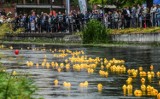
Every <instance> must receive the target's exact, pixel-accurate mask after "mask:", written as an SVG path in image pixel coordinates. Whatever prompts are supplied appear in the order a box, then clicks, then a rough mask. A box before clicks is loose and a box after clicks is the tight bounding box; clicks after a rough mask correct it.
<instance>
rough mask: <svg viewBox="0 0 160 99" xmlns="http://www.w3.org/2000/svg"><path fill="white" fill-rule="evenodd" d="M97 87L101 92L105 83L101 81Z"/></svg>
mask: <svg viewBox="0 0 160 99" xmlns="http://www.w3.org/2000/svg"><path fill="white" fill-rule="evenodd" d="M97 88H98V91H99V92H101V91H102V89H103V85H102V84H101V83H99V84H98V85H97Z"/></svg>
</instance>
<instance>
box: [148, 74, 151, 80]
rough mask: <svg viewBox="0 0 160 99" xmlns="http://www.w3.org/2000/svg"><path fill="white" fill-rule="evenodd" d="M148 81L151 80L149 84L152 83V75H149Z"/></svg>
mask: <svg viewBox="0 0 160 99" xmlns="http://www.w3.org/2000/svg"><path fill="white" fill-rule="evenodd" d="M148 80H149V82H151V81H152V75H151V74H149V75H148Z"/></svg>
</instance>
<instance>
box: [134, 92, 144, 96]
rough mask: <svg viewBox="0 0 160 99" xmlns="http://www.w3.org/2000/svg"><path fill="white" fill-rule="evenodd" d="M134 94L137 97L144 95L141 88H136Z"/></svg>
mask: <svg viewBox="0 0 160 99" xmlns="http://www.w3.org/2000/svg"><path fill="white" fill-rule="evenodd" d="M134 95H135V96H136V97H141V96H142V91H141V90H135V91H134Z"/></svg>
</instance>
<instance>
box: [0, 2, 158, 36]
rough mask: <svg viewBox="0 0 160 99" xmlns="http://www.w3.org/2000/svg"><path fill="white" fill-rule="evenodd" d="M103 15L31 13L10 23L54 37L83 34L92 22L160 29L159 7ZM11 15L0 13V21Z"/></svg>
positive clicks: (117, 10) (133, 8) (110, 26)
mask: <svg viewBox="0 0 160 99" xmlns="http://www.w3.org/2000/svg"><path fill="white" fill-rule="evenodd" d="M104 12H106V11H102V10H93V11H90V12H85V13H84V14H83V13H81V12H80V11H75V10H73V11H71V12H70V13H69V15H66V14H65V13H61V12H58V13H56V12H55V11H51V12H50V13H49V14H47V13H44V12H41V13H40V14H37V13H36V12H35V11H33V10H32V11H31V14H19V15H18V16H16V17H14V20H12V21H11V23H12V24H13V25H14V28H13V29H14V30H16V29H17V28H25V31H26V32H32V31H33V32H44V31H45V32H52V33H53V32H66V33H67V32H77V31H81V30H82V29H83V28H84V27H85V25H86V23H87V22H88V21H89V20H91V19H95V20H98V21H100V22H102V23H103V24H104V25H105V26H106V27H107V28H111V29H123V28H130V27H132V28H136V27H141V28H146V27H154V26H160V5H153V6H152V7H151V8H150V9H149V8H147V7H145V6H140V5H136V6H135V5H134V6H132V7H124V8H123V9H112V10H109V11H107V12H106V13H104ZM10 14H11V13H10ZM10 14H6V13H5V11H4V10H3V11H1V12H0V17H1V18H3V19H5V20H7V21H10V20H8V19H11V18H10V17H9V15H10ZM0 22H1V21H0ZM1 23H2V22H1Z"/></svg>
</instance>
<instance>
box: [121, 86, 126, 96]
mask: <svg viewBox="0 0 160 99" xmlns="http://www.w3.org/2000/svg"><path fill="white" fill-rule="evenodd" d="M122 89H123V94H124V95H126V94H127V86H126V85H123V87H122Z"/></svg>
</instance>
